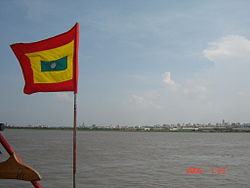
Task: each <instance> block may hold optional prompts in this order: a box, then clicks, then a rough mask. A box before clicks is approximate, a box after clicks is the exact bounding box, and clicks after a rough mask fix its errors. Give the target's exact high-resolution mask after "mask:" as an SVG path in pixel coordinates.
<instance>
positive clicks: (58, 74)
mask: <svg viewBox="0 0 250 188" xmlns="http://www.w3.org/2000/svg"><path fill="white" fill-rule="evenodd" d="M10 46H11V49H12V50H13V52H14V54H15V55H16V57H17V59H18V61H19V63H20V65H21V68H22V72H23V77H24V81H25V86H24V93H25V94H32V93H36V92H58V91H73V92H74V93H77V81H78V46H79V24H78V23H76V24H75V26H74V27H73V28H72V29H70V30H69V31H67V32H65V33H62V34H60V35H57V36H54V37H52V38H48V39H45V40H41V41H38V42H33V43H17V44H12V45H10Z"/></svg>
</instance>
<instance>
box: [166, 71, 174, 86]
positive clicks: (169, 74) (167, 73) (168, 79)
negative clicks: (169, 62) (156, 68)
mask: <svg viewBox="0 0 250 188" xmlns="http://www.w3.org/2000/svg"><path fill="white" fill-rule="evenodd" d="M163 82H164V83H165V84H167V85H170V86H173V85H175V82H174V81H173V80H171V73H170V72H165V73H164V74H163Z"/></svg>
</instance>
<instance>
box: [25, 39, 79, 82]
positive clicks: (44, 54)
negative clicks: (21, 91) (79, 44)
mask: <svg viewBox="0 0 250 188" xmlns="http://www.w3.org/2000/svg"><path fill="white" fill-rule="evenodd" d="M73 54H74V40H73V41H72V42H70V43H68V44H66V45H63V46H60V47H58V48H53V49H50V50H44V51H38V52H34V53H28V54H25V55H26V56H27V57H28V58H29V59H30V63H31V68H32V70H33V78H34V83H58V82H64V81H67V80H71V79H72V78H73ZM65 56H67V68H66V69H65V70H62V71H49V72H42V71H41V61H55V60H58V59H61V58H63V57H65Z"/></svg>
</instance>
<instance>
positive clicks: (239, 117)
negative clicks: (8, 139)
mask: <svg viewBox="0 0 250 188" xmlns="http://www.w3.org/2000/svg"><path fill="white" fill-rule="evenodd" d="M249 9H250V2H249V1H234V0H221V1H197V0H189V1H170V0H155V1H144V0H137V1H133V0H127V1H121V0H107V1H98V0H93V1H88V0H83V1H80V0H76V1H74V3H72V2H70V1H66V0H61V1H58V0H55V1H49V0H36V1H29V0H19V1H16V0H10V1H1V2H0V25H1V28H2V29H1V31H0V32H1V35H0V37H1V50H0V53H1V58H2V61H1V69H0V86H1V92H0V96H1V97H0V104H1V109H0V122H8V123H9V124H14V125H18V124H19V125H29V124H31V125H39V124H45V125H50V126H55V125H58V126H59V125H60V126H66V125H71V124H72V121H73V94H72V93H69V92H68V93H67V92H61V93H37V94H33V95H30V96H28V95H25V94H23V92H22V90H23V85H24V81H23V77H22V72H21V68H20V66H19V63H18V61H17V60H16V57H15V56H14V54H13V53H12V51H11V49H10V47H9V45H10V44H13V43H19V42H24V43H26V42H34V41H39V40H42V39H45V38H49V37H52V36H55V35H58V34H60V33H63V32H65V31H68V30H69V29H70V28H71V27H72V26H73V25H74V24H75V23H76V22H79V23H80V48H79V92H78V124H80V123H82V122H85V123H86V124H104V125H110V124H112V125H118V124H119V125H152V124H164V123H184V122H198V123H209V122H211V123H216V122H221V121H222V119H225V121H228V122H240V123H247V122H250V116H249V106H250V84H249V82H250V74H249V70H250V25H249V23H250V12H249ZM10 13H11V14H10Z"/></svg>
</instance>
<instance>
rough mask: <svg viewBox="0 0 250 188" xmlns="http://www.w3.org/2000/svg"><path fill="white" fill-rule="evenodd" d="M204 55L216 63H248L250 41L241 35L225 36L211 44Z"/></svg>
mask: <svg viewBox="0 0 250 188" xmlns="http://www.w3.org/2000/svg"><path fill="white" fill-rule="evenodd" d="M203 55H204V56H205V57H206V58H208V59H209V60H210V61H213V62H214V63H224V62H225V61H226V63H229V62H230V63H242V62H246V61H248V60H249V59H250V40H248V39H247V38H245V37H243V36H239V35H229V36H225V37H222V38H220V39H218V40H217V41H215V42H212V43H209V48H207V49H205V50H204V51H203ZM248 62H249V61H248Z"/></svg>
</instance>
